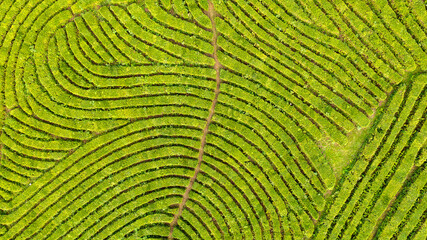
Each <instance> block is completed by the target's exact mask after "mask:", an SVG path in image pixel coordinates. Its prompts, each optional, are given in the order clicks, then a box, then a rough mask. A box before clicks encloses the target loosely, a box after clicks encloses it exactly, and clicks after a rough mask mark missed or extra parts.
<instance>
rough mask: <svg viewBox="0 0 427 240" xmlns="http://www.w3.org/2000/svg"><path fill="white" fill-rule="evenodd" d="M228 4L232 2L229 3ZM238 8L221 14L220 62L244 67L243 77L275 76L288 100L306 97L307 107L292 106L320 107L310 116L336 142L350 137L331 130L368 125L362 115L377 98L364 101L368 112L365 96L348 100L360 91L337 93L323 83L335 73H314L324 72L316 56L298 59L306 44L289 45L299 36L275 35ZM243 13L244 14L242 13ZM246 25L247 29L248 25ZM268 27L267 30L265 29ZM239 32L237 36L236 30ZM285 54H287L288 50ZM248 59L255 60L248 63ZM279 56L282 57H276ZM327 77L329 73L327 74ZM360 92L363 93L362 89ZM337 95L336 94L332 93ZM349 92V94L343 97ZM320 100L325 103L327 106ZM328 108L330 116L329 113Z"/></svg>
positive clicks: (279, 88)
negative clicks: (285, 37)
mask: <svg viewBox="0 0 427 240" xmlns="http://www.w3.org/2000/svg"><path fill="white" fill-rule="evenodd" d="M227 4H231V3H229V2H227ZM227 4H224V6H228V5H227ZM230 9H231V7H230ZM230 11H231V10H230ZM235 11H237V12H230V13H228V12H226V13H224V14H222V15H223V16H224V17H223V18H222V19H218V20H217V25H218V28H219V30H220V32H221V33H222V35H221V36H220V37H219V39H218V41H219V45H220V47H221V52H219V57H220V61H221V63H222V64H223V65H224V66H226V67H227V68H229V69H230V70H236V69H239V71H241V72H243V73H242V75H243V76H245V77H246V78H264V77H265V78H268V79H271V80H273V81H272V82H273V83H274V84H277V87H276V88H275V90H276V91H278V90H281V89H283V90H285V91H284V92H285V93H281V95H282V96H285V97H286V98H287V99H290V100H292V99H295V98H298V99H299V101H301V100H302V101H303V104H304V105H306V106H304V105H303V106H301V105H300V104H299V101H296V100H292V102H291V104H293V105H294V107H292V108H297V109H296V110H297V111H300V112H303V110H302V109H304V108H308V107H311V108H313V110H314V111H316V112H317V114H314V115H311V114H310V115H309V116H310V117H312V116H315V117H316V119H313V120H312V121H313V122H316V123H317V122H320V123H321V124H322V125H323V126H322V129H323V130H324V131H326V132H328V133H329V135H331V136H332V137H333V139H334V140H336V141H338V142H340V143H343V141H344V142H345V140H343V138H345V137H344V136H339V133H333V132H332V133H331V131H333V130H334V129H336V130H338V131H339V130H341V131H342V130H344V132H343V133H345V132H347V131H350V130H351V129H353V128H354V126H352V125H353V121H354V123H355V124H357V125H359V126H366V125H367V124H368V123H369V119H368V118H367V116H366V115H364V114H363V112H365V113H372V112H371V108H370V107H369V106H371V107H372V106H374V104H375V101H371V105H365V106H366V107H365V108H364V109H365V110H363V109H362V108H361V107H362V106H363V104H365V100H364V99H363V98H358V99H359V100H356V98H353V100H351V99H350V98H347V96H348V97H351V96H355V97H356V95H354V94H353V95H352V94H351V93H346V92H342V93H339V91H338V90H334V91H335V92H334V91H332V90H333V89H332V88H331V87H330V86H328V85H324V84H326V83H327V82H330V80H326V79H329V78H331V77H332V78H334V76H335V73H333V72H331V71H329V70H327V71H324V72H323V73H322V74H321V73H320V72H319V74H316V73H315V72H313V71H317V70H316V69H319V71H322V70H321V69H320V68H318V67H317V66H316V65H313V63H311V60H312V59H311V58H309V56H310V55H306V56H303V58H302V59H301V58H300V59H298V58H295V57H294V55H296V54H295V50H298V49H300V48H301V47H296V46H295V47H292V46H291V45H289V44H294V40H290V41H284V42H281V41H280V39H279V38H277V36H276V35H281V36H282V35H284V34H283V33H281V32H280V31H278V30H276V32H274V33H272V32H269V31H273V30H271V29H274V28H269V29H270V30H268V31H267V30H266V29H262V28H261V26H260V25H259V24H258V25H257V24H255V23H254V20H250V19H248V20H246V18H248V16H249V15H248V14H246V15H245V14H244V12H242V11H243V10H239V9H237V10H235ZM239 11H240V12H242V13H239ZM235 16H240V17H241V18H242V19H236V18H235ZM234 22H241V23H242V24H234V25H233V24H232V23H234ZM245 27H246V28H247V29H245ZM264 31H267V32H266V33H264ZM236 32H237V33H238V34H236ZM249 32H252V33H254V34H255V37H256V38H257V40H259V41H257V43H256V44H255V43H254V42H251V40H250V39H249V38H248V37H245V36H251V35H252V34H251V33H249ZM261 33H264V35H260V36H258V34H261ZM268 45H270V46H268ZM286 45H288V47H289V48H286V47H285V48H284V46H286ZM282 49H283V50H282ZM292 49H294V50H292ZM286 52H288V53H287V54H284V53H286ZM306 52H307V51H306ZM223 53H224V55H223ZM286 55H288V58H289V60H286V58H285V57H286ZM239 56H241V57H239ZM271 56H273V57H271ZM291 56H292V57H291ZM300 56H301V55H300ZM246 59H253V60H252V61H247V60H246ZM274 59H277V60H276V61H273V60H274ZM279 59H285V61H280V64H283V62H285V63H286V64H285V65H282V66H279V65H280V64H279ZM310 59H311V60H310ZM267 61H268V62H267ZM295 62H296V63H297V65H296V64H295ZM298 63H299V64H298ZM274 65H276V66H277V67H275V66H274ZM322 65H324V64H322ZM283 66H285V67H286V68H283ZM240 69H241V70H240ZM278 69H285V70H282V71H285V72H280V71H279V70H278ZM309 69H310V70H309ZM328 72H329V73H328ZM301 73H304V75H307V76H303V75H301ZM255 74H256V75H255ZM325 74H326V75H325ZM328 75H329V77H327V76H328ZM322 78H323V80H322ZM316 79H317V80H316ZM263 82H265V81H263ZM319 84H320V85H319ZM292 86H293V87H292ZM290 89H292V90H290ZM314 89H316V90H314ZM322 89H323V90H322ZM317 91H322V92H320V94H319V93H318V92H317ZM287 92H288V93H287ZM357 92H362V91H360V90H359V91H357ZM285 94H286V95H285ZM330 94H331V95H330ZM290 95H291V96H290ZM310 95H311V96H310ZM334 95H335V97H333V96H334ZM344 95H345V96H346V97H344ZM383 96H384V93H383ZM291 97H292V98H291ZM312 99H315V100H312ZM332 99H333V101H332ZM316 100H317V101H316ZM311 101H313V102H311ZM352 101H353V102H352ZM319 102H321V103H319ZM332 102H333V103H332ZM355 103H358V104H362V105H360V106H361V107H359V106H358V105H356V104H355ZM320 104H323V107H322V106H321V105H320ZM325 107H328V108H329V110H325V109H324V108H325ZM313 110H312V111H313ZM294 111H295V110H294ZM304 112H305V111H304ZM325 112H326V114H324V113H325ZM316 115H317V116H316ZM319 115H320V116H319ZM313 118H314V117H313ZM320 119H322V120H320ZM330 124H334V125H336V127H330ZM303 126H305V125H303ZM343 135H344V134H343Z"/></svg>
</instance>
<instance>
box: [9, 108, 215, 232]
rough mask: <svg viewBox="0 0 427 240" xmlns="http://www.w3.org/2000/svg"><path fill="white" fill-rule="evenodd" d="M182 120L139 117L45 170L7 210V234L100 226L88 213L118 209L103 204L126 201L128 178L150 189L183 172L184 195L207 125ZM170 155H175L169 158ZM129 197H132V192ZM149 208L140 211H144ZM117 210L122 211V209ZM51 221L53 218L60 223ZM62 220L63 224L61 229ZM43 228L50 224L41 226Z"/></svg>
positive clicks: (173, 182)
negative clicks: (203, 129) (154, 181)
mask: <svg viewBox="0 0 427 240" xmlns="http://www.w3.org/2000/svg"><path fill="white" fill-rule="evenodd" d="M179 118H180V117H163V118H160V119H159V120H162V121H161V122H160V123H159V122H158V121H156V119H154V118H153V119H149V120H141V121H136V122H134V123H132V124H129V125H126V126H125V127H122V128H119V129H116V130H114V131H111V132H109V133H107V134H104V135H100V136H98V137H96V138H94V140H92V141H90V142H88V143H87V144H85V145H84V146H82V147H80V148H78V149H77V150H76V151H75V153H74V154H73V155H70V156H69V157H68V158H66V159H64V160H63V161H61V162H60V163H58V164H57V165H56V166H55V167H54V168H53V169H52V170H51V171H50V173H51V174H45V175H44V176H43V177H41V179H39V180H38V181H36V182H34V183H33V185H31V186H30V187H29V188H27V189H26V190H25V192H24V193H25V194H22V195H19V196H18V197H16V198H14V199H13V201H12V203H13V205H12V206H14V208H13V209H5V208H3V210H5V211H10V210H14V211H13V212H11V213H10V214H9V215H7V216H4V217H3V218H2V224H7V225H9V226H10V229H9V231H8V232H7V233H6V234H7V235H5V237H6V239H7V238H8V237H11V236H14V235H15V234H19V235H20V236H32V237H35V236H36V234H41V232H40V231H42V232H43V233H44V234H43V235H40V236H49V235H46V234H50V231H54V230H55V232H56V234H60V233H61V234H64V233H66V232H67V231H68V230H67V231H64V229H63V228H69V229H70V233H67V234H66V235H67V236H68V237H70V236H74V234H80V233H81V231H76V229H75V228H74V227H72V226H71V225H70V224H72V223H73V224H79V226H80V227H79V229H80V228H83V229H86V228H87V227H89V226H91V225H92V223H93V224H95V220H96V219H99V218H96V217H95V218H94V217H88V216H89V215H87V214H90V212H92V211H94V210H95V209H96V208H97V207H98V206H99V207H102V208H103V209H104V208H105V207H107V208H106V212H105V211H104V210H103V211H95V212H93V213H92V214H95V213H96V214H101V213H104V212H105V213H106V214H107V213H108V212H110V211H113V209H109V208H108V204H102V203H103V202H110V200H109V199H110V198H113V199H117V201H121V200H123V199H127V198H121V195H120V194H119V193H120V192H121V191H125V190H126V189H127V188H128V187H126V186H127V185H126V184H124V183H125V181H126V182H127V181H129V184H137V185H143V187H142V189H143V190H145V192H147V193H148V192H150V191H152V190H154V189H156V188H158V187H161V188H163V187H166V186H168V184H166V182H165V183H163V181H166V180H162V179H164V178H165V177H162V176H164V175H166V176H168V175H170V174H172V175H177V176H179V175H182V174H184V175H183V176H187V177H183V178H184V179H183V180H182V184H181V188H182V191H179V192H177V194H182V193H183V189H184V188H185V186H186V184H187V183H188V178H189V177H190V176H191V174H192V173H193V168H194V164H195V156H196V155H197V151H198V147H199V139H198V137H194V136H195V135H196V133H200V131H201V128H200V126H199V125H203V119H194V118H190V117H186V118H185V121H184V122H183V123H181V124H182V125H180V124H179V122H180V121H177V120H178V119H179ZM168 123H169V124H168ZM150 125H152V127H150ZM169 156H171V157H170V158H169ZM174 156H175V157H174ZM156 159H158V160H156ZM174 159H175V160H174ZM159 161H160V162H159ZM159 166H160V167H159ZM122 169H123V170H122ZM144 169H147V170H144ZM150 169H151V170H150ZM172 169H174V170H173V172H171V170H172ZM179 169H182V171H183V172H182V173H181V171H180V170H179ZM129 171H130V172H129ZM130 173H133V174H136V175H135V176H138V178H141V179H140V180H138V179H134V178H133V177H130V176H132V174H130ZM153 177H158V180H156V181H160V182H158V183H150V184H141V182H143V179H147V180H144V181H148V180H149V179H152V178H153ZM212 177H213V176H212ZM123 179H128V180H123ZM167 181H170V183H169V184H176V180H174V179H173V178H172V179H169V180H167ZM103 189H106V190H105V191H104V190H103ZM214 189H216V188H214ZM127 191H131V190H127ZM127 191H125V192H127ZM143 192H144V191H143ZM173 192H176V191H173ZM105 194H107V195H105ZM98 195H99V197H98ZM104 195H105V196H104ZM107 196H109V197H107ZM126 196H128V197H131V196H133V195H132V193H128V194H126ZM77 199H78V200H77ZM177 203H179V201H176V202H175V204H177ZM95 205H96V206H95ZM77 206H79V207H77ZM155 206H158V207H160V208H162V209H163V208H165V207H167V206H168V205H162V204H159V205H157V204H153V206H151V205H150V207H149V208H151V207H155ZM85 209H87V210H85ZM34 210H36V212H34ZM146 210H147V209H145V208H143V209H141V211H146ZM129 211H130V209H129ZM73 212H74V213H73ZM113 212H115V211H113ZM34 213H36V214H34ZM116 213H121V211H117V212H116ZM134 216H138V215H134V214H132V216H130V217H129V218H126V219H128V220H129V221H130V220H131V219H133V217H134ZM74 218H76V219H74ZM106 218H107V216H106ZM78 219H80V220H78ZM113 219H115V218H113ZM113 219H110V220H111V221H112V220H113ZM110 220H109V221H110ZM128 220H126V221H128ZM51 221H54V222H55V224H54V223H53V222H51ZM80 221H83V222H82V223H81V224H82V225H80ZM105 221H107V220H105ZM109 221H107V222H106V223H105V224H107V223H108V222H109ZM91 222H92V223H91ZM62 223H63V224H62ZM65 223H67V224H65ZM89 223H91V224H89ZM26 224H29V226H26ZM57 224H59V225H61V226H62V227H61V228H56V225H57ZM85 224H87V225H85ZM103 224H104V223H103V221H100V222H99V224H95V225H94V226H97V227H96V228H99V229H100V228H101V227H102V226H104V225H103ZM107 225H108V224H107ZM119 225H120V224H119ZM25 226H26V227H25ZM40 226H45V227H42V228H40ZM120 226H121V225H120ZM23 227H25V229H24V228H23ZM75 227H76V226H75ZM55 228H56V229H55ZM103 229H104V230H108V231H112V230H113V229H114V228H113V227H111V228H110V227H104V228H103ZM71 231H72V232H73V233H72V234H71ZM74 231H76V232H74ZM100 231H101V230H100ZM96 232H97V231H95V232H94V231H89V232H87V233H88V234H89V233H91V234H93V233H96ZM52 234H54V233H52ZM107 235H108V234H107ZM55 236H56V237H58V236H57V235H55Z"/></svg>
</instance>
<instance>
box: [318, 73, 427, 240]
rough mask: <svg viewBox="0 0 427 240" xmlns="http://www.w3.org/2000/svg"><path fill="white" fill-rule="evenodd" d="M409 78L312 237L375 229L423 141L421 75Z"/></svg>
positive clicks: (425, 100)
mask: <svg viewBox="0 0 427 240" xmlns="http://www.w3.org/2000/svg"><path fill="white" fill-rule="evenodd" d="M413 81H414V82H413V83H409V86H405V85H401V86H400V87H399V88H398V89H397V90H396V92H395V93H393V96H392V98H391V100H390V103H389V104H388V106H387V109H386V112H385V113H384V114H383V115H382V118H381V121H380V122H379V123H378V124H377V126H376V127H375V132H374V134H373V136H372V137H371V140H370V141H369V142H368V143H367V145H366V146H365V147H364V150H362V156H361V157H360V158H359V160H358V161H357V162H356V163H355V165H354V166H353V168H352V170H351V172H350V173H349V175H348V176H347V178H346V180H345V182H344V184H343V186H342V187H341V190H340V192H339V193H338V196H337V197H336V198H335V199H334V204H333V205H332V207H331V208H330V209H329V210H328V216H329V217H328V218H329V219H331V218H332V219H334V220H333V221H332V222H330V221H327V222H328V224H325V226H324V227H321V228H320V231H319V234H318V235H317V237H320V236H322V234H326V235H327V236H328V237H329V238H331V239H334V238H337V237H339V238H341V237H350V236H352V237H361V238H366V237H369V236H370V235H371V234H375V232H374V231H375V228H376V227H378V224H380V223H381V221H382V217H381V215H382V213H383V212H384V211H386V209H387V208H388V207H389V205H390V204H392V202H390V201H393V200H392V199H393V198H394V196H395V195H396V194H397V193H398V192H399V191H402V190H403V189H402V188H401V187H400V186H402V185H403V184H404V182H405V180H406V178H407V176H409V175H410V174H411V171H413V170H411V169H412V168H413V167H414V166H415V164H416V162H417V158H419V155H420V153H421V151H422V148H423V144H424V143H423V141H425V131H423V130H424V129H425V118H424V117H425V114H426V104H427V96H426V94H425V93H426V89H427V88H426V86H425V76H420V77H418V78H415V79H414V80H413ZM417 139H418V140H417ZM417 141H418V142H419V143H418V144H414V145H413V143H414V142H415V143H417ZM353 186H354V187H353ZM387 211H388V210H387ZM368 219H372V220H369V221H368ZM352 222H357V223H358V224H355V223H352Z"/></svg>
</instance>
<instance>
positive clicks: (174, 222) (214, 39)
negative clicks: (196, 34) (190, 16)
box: [168, 0, 222, 239]
mask: <svg viewBox="0 0 427 240" xmlns="http://www.w3.org/2000/svg"><path fill="white" fill-rule="evenodd" d="M208 3H209V9H208V11H207V12H206V13H207V15H208V17H209V19H210V20H211V23H212V33H213V36H212V45H213V47H214V50H213V58H214V60H215V65H214V69H215V71H216V88H215V97H214V99H213V100H212V105H211V108H210V109H209V116H208V118H207V119H206V125H205V128H204V129H203V135H202V138H201V141H200V148H199V157H198V162H197V166H196V168H195V169H194V175H193V177H191V179H190V183H189V184H188V186H187V188H186V189H185V193H184V195H183V198H182V202H181V203H180V204H179V208H178V212H177V213H176V214H175V216H174V218H173V220H172V222H171V223H170V232H169V237H168V239H173V229H174V228H175V226H176V225H177V223H178V220H179V218H180V217H181V215H182V211H183V210H184V207H185V203H186V202H187V200H188V198H189V194H190V191H191V189H192V188H193V184H194V182H195V181H196V178H197V175H198V174H199V172H200V167H201V165H202V161H203V153H204V148H205V144H206V136H207V135H208V131H209V125H210V124H211V122H212V118H213V115H214V113H215V106H216V104H217V102H218V96H219V93H220V91H219V87H220V85H221V79H220V69H221V68H222V65H221V63H219V61H218V56H217V50H218V45H217V38H218V32H217V30H216V25H215V21H214V18H215V16H216V15H217V13H216V11H215V9H214V6H213V3H212V2H211V1H210V0H208Z"/></svg>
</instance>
